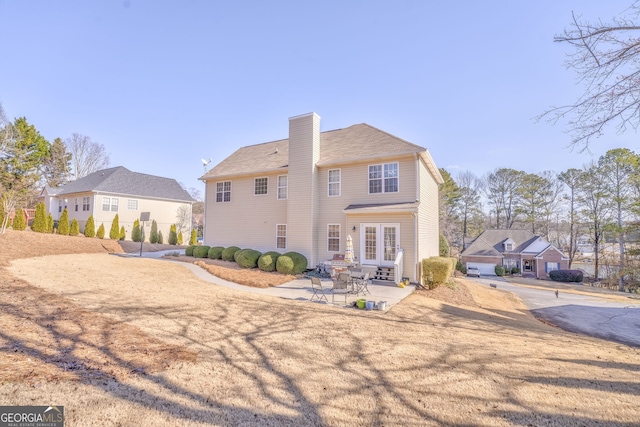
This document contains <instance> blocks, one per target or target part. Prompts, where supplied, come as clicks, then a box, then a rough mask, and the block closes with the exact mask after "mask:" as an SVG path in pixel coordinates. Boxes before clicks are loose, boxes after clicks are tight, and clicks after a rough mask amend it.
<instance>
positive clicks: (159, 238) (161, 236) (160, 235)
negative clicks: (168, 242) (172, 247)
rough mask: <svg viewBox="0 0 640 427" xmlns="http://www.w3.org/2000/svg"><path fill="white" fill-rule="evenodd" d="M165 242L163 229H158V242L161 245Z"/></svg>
mask: <svg viewBox="0 0 640 427" xmlns="http://www.w3.org/2000/svg"><path fill="white" fill-rule="evenodd" d="M162 243H164V236H163V235H162V231H158V244H159V245H161V244H162Z"/></svg>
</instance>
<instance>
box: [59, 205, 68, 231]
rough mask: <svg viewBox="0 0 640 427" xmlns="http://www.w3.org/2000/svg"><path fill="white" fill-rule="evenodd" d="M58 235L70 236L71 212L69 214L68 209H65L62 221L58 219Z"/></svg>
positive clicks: (61, 217)
mask: <svg viewBox="0 0 640 427" xmlns="http://www.w3.org/2000/svg"><path fill="white" fill-rule="evenodd" d="M58 234H62V235H63V236H68V235H69V212H67V208H64V210H63V211H62V215H60V219H58Z"/></svg>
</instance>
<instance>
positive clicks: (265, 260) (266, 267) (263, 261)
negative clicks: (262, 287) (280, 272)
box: [258, 251, 280, 271]
mask: <svg viewBox="0 0 640 427" xmlns="http://www.w3.org/2000/svg"><path fill="white" fill-rule="evenodd" d="M279 257H280V252H276V251H270V252H265V253H263V254H262V256H261V257H260V258H258V268H259V269H260V270H262V271H276V262H277V261H278V258H279Z"/></svg>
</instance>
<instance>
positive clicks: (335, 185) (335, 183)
mask: <svg viewBox="0 0 640 427" xmlns="http://www.w3.org/2000/svg"><path fill="white" fill-rule="evenodd" d="M339 195H340V169H330V170H329V197H332V196H339Z"/></svg>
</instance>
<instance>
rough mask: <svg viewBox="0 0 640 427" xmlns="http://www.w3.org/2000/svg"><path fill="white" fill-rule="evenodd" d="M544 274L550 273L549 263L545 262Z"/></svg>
mask: <svg viewBox="0 0 640 427" xmlns="http://www.w3.org/2000/svg"><path fill="white" fill-rule="evenodd" d="M544 272H545V273H548V272H549V263H548V262H545V263H544Z"/></svg>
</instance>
